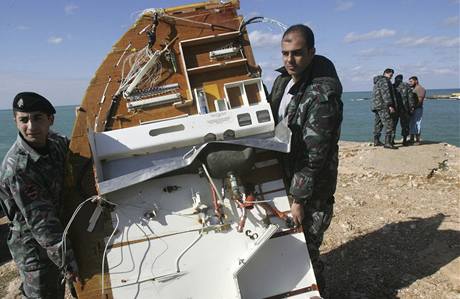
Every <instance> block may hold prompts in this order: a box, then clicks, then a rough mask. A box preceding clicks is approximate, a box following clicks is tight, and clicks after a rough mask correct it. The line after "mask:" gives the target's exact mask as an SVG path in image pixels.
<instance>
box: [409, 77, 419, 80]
mask: <svg viewBox="0 0 460 299" xmlns="http://www.w3.org/2000/svg"><path fill="white" fill-rule="evenodd" d="M409 80H415V81H418V78H417V76H412V77H410V78H409Z"/></svg>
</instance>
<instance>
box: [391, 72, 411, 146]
mask: <svg viewBox="0 0 460 299" xmlns="http://www.w3.org/2000/svg"><path fill="white" fill-rule="evenodd" d="M393 87H394V92H395V99H396V103H397V107H398V109H397V113H396V116H395V117H394V123H393V128H394V131H393V137H392V139H393V141H394V138H395V135H396V127H397V125H398V119H400V120H401V135H402V137H403V141H402V145H403V146H407V145H409V142H408V141H407V136H409V123H410V115H411V114H412V113H413V112H414V109H415V104H416V102H415V97H414V95H415V94H414V93H413V92H412V89H411V87H410V85H409V84H408V83H406V82H403V75H401V74H400V75H397V76H396V77H395V83H394V84H393Z"/></svg>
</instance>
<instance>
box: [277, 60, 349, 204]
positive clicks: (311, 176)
mask: <svg viewBox="0 0 460 299" xmlns="http://www.w3.org/2000/svg"><path fill="white" fill-rule="evenodd" d="M316 62H318V61H313V63H312V66H311V67H309V68H308V69H307V70H306V73H305V74H304V76H303V79H301V80H299V81H298V82H296V84H294V86H293V87H292V88H291V90H290V91H289V92H290V93H291V94H293V97H292V99H291V101H290V102H289V104H288V106H287V107H286V114H285V115H286V116H285V118H284V119H283V121H286V122H287V123H288V126H289V127H290V129H291V131H292V133H293V134H292V144H291V152H290V153H289V154H288V155H286V156H284V159H283V165H284V168H285V173H286V176H287V182H288V184H289V185H290V188H289V193H290V194H291V195H292V196H293V197H294V199H295V200H296V201H298V202H301V203H306V202H308V201H310V200H324V201H330V200H333V194H334V193H335V188H336V184H337V167H338V145H337V143H338V140H339V138H340V126H341V122H342V114H343V103H342V100H341V95H342V86H341V84H340V81H339V79H338V76H337V73H336V72H335V68H334V66H333V64H332V62H330V61H329V60H328V59H327V58H326V60H323V59H322V61H320V67H319V68H318V64H317V63H316ZM280 71H281V72H282V74H281V75H280V76H278V78H277V79H276V80H275V82H274V85H273V88H272V93H271V94H270V96H269V100H270V102H271V105H272V109H273V110H274V109H276V110H274V111H277V109H278V108H277V107H279V102H280V101H281V98H282V96H283V92H284V89H285V87H286V85H287V83H288V82H289V80H290V79H291V77H290V76H289V75H288V74H287V72H285V71H284V69H280ZM274 114H277V113H274Z"/></svg>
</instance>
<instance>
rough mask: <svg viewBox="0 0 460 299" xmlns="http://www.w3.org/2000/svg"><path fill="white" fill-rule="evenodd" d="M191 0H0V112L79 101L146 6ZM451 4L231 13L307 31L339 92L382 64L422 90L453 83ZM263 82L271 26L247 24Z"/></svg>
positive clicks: (294, 2)
mask: <svg viewBox="0 0 460 299" xmlns="http://www.w3.org/2000/svg"><path fill="white" fill-rule="evenodd" d="M191 2H193V1H181V0H174V1H173V0H168V1H164V0H157V1H153V0H151V1H144V0H139V1H113V0H112V1H109V0H97V1H90V0H87V1H57V0H55V1H45V0H43V1H26V0H2V1H1V2H0V40H1V41H2V42H1V46H0V57H2V62H1V63H0V82H1V83H0V109H7V108H9V107H10V105H11V101H12V98H13V97H14V95H15V94H16V93H18V92H20V91H23V90H31V91H37V92H39V93H42V94H43V95H45V96H47V97H48V98H49V99H51V100H52V101H53V102H54V103H55V104H56V105H67V104H78V103H80V101H81V99H82V97H83V94H84V91H85V89H86V87H87V85H88V83H89V81H90V79H91V78H92V76H93V74H94V72H95V70H96V69H97V68H98V66H99V65H100V63H101V62H102V60H103V59H104V57H105V56H106V54H107V53H108V52H109V50H110V49H111V47H112V45H113V44H114V43H115V42H116V41H117V40H118V39H119V38H120V36H121V35H122V34H123V33H124V32H125V31H126V30H127V29H128V27H129V26H130V25H131V24H132V23H133V22H135V20H136V18H137V16H138V14H139V13H140V12H141V11H142V10H144V9H146V8H152V7H153V8H162V7H171V6H176V5H182V4H188V3H191ZM459 10H460V0H436V1H434V0H421V1H420V0H393V1H365V0H359V1H358V0H350V1H347V0H340V1H335V0H333V1H306V0H283V1H280V0H241V9H240V14H243V15H244V16H246V17H247V18H249V17H251V16H265V17H269V18H272V19H276V20H278V21H280V22H282V23H284V24H286V25H292V24H296V23H303V24H307V25H309V26H310V27H311V28H312V29H313V31H314V32H315V37H316V49H317V53H318V54H321V55H325V56H327V57H329V58H330V59H331V60H332V61H333V62H334V63H335V65H336V68H337V70H338V73H339V76H340V78H341V80H342V83H343V85H344V90H345V91H367V90H371V88H372V77H373V76H375V75H378V74H381V73H382V71H383V70H384V69H385V68H386V67H391V68H394V69H395V71H396V73H402V74H403V75H404V76H405V79H408V77H409V76H411V75H417V76H418V77H419V79H420V83H421V84H422V85H424V86H425V87H426V88H429V89H431V88H459V87H460V50H459V49H460V33H459V28H460V25H459V14H460V12H459ZM248 29H249V31H250V38H251V42H252V44H253V49H254V52H255V57H256V60H257V62H258V63H259V64H260V65H261V66H262V67H263V77H264V81H265V82H266V84H267V85H268V86H271V83H272V81H273V79H274V78H275V76H276V73H274V72H273V69H275V68H277V67H278V66H280V65H281V55H280V35H281V33H282V31H281V30H280V29H279V28H278V27H276V26H270V25H267V24H258V25H253V26H250V27H248Z"/></svg>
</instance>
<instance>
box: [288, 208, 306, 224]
mask: <svg viewBox="0 0 460 299" xmlns="http://www.w3.org/2000/svg"><path fill="white" fill-rule="evenodd" d="M291 215H292V220H293V221H294V224H295V226H296V227H300V226H301V225H302V221H303V217H304V211H303V205H302V204H300V203H296V202H293V203H292V205H291Z"/></svg>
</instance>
